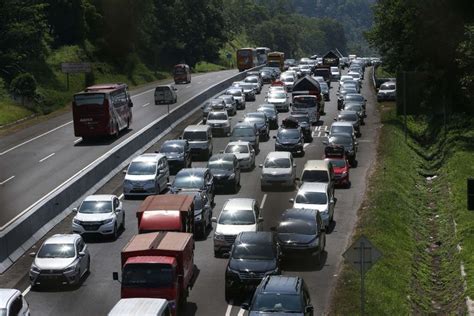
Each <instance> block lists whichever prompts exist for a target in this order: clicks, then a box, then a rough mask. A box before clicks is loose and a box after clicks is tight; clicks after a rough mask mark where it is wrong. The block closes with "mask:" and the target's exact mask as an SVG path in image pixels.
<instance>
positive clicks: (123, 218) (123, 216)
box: [120, 211, 125, 230]
mask: <svg viewBox="0 0 474 316" xmlns="http://www.w3.org/2000/svg"><path fill="white" fill-rule="evenodd" d="M122 212H123V211H122ZM120 228H121V229H122V230H125V212H124V213H123V215H122V225H120Z"/></svg>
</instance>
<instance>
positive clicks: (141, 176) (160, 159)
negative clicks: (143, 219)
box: [123, 154, 170, 197]
mask: <svg viewBox="0 0 474 316" xmlns="http://www.w3.org/2000/svg"><path fill="white" fill-rule="evenodd" d="M169 177H170V169H169V166H168V160H167V159H166V156H165V155H163V154H143V155H140V156H138V157H136V158H134V159H133V160H132V162H131V163H130V165H129V166H128V169H127V170H126V171H125V179H124V180H123V194H124V196H125V197H128V196H131V195H150V194H160V193H161V191H163V190H165V189H166V188H167V184H168V182H169Z"/></svg>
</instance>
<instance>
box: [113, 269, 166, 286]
mask: <svg viewBox="0 0 474 316" xmlns="http://www.w3.org/2000/svg"><path fill="white" fill-rule="evenodd" d="M173 282H174V271H173V267H172V266H171V265H169V264H161V263H146V264H133V263H132V264H126V265H125V266H124V268H123V274H122V286H124V287H137V288H171V287H173Z"/></svg>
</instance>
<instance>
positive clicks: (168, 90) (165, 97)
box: [155, 84, 178, 105]
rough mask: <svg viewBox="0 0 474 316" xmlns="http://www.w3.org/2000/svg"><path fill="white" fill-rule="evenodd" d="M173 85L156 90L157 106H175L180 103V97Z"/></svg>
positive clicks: (158, 87)
mask: <svg viewBox="0 0 474 316" xmlns="http://www.w3.org/2000/svg"><path fill="white" fill-rule="evenodd" d="M177 90H178V89H176V88H175V87H174V86H173V85H170V84H168V85H162V86H157V87H156V88H155V105H158V104H173V103H176V102H177V101H178V95H177V94H176V91H177Z"/></svg>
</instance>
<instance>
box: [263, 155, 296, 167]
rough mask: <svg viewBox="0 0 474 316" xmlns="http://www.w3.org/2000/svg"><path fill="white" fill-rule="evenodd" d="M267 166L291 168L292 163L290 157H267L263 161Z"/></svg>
mask: <svg viewBox="0 0 474 316" xmlns="http://www.w3.org/2000/svg"><path fill="white" fill-rule="evenodd" d="M263 166H264V167H265V168H290V167H291V163H290V159H288V158H271V157H270V158H267V159H265V162H264V163H263Z"/></svg>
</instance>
